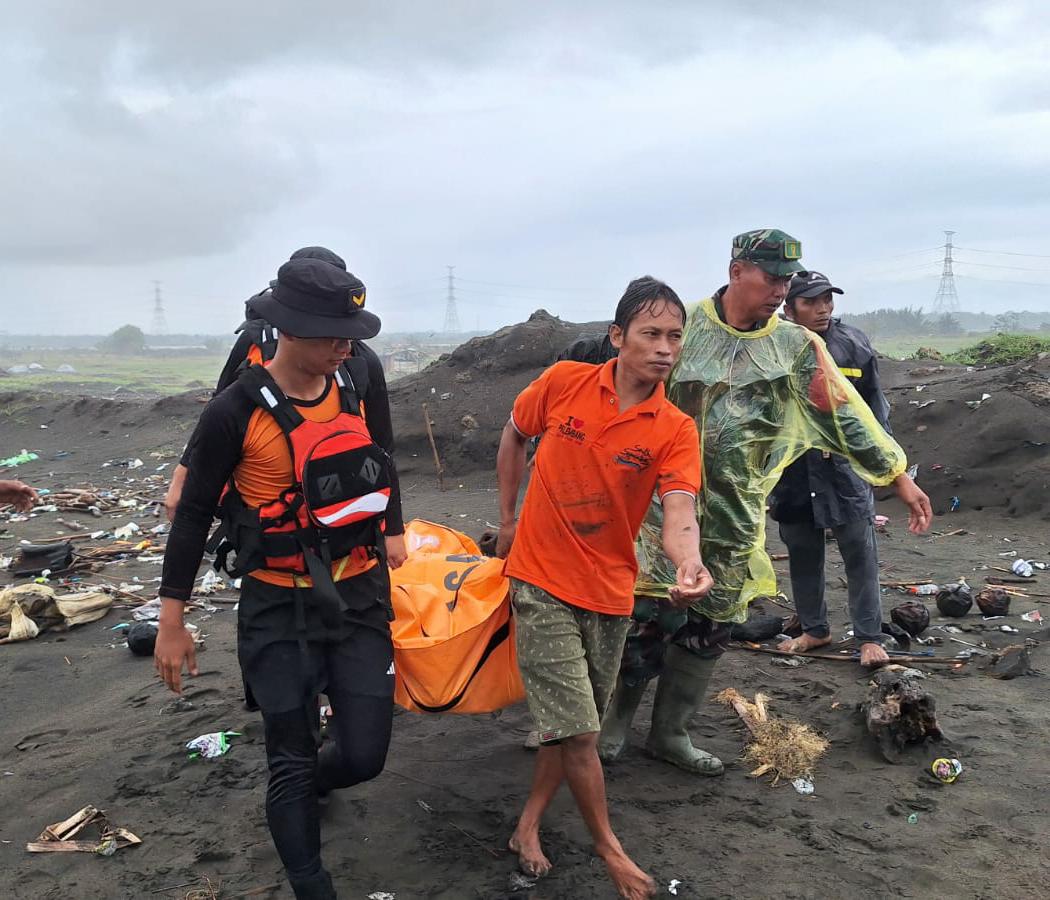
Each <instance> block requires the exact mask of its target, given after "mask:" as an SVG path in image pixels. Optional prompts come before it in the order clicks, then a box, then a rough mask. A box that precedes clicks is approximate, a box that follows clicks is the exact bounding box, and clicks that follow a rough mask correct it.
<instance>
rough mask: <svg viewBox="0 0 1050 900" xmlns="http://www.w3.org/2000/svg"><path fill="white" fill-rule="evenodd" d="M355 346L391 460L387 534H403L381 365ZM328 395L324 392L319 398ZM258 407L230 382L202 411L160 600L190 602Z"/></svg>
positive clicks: (371, 422)
mask: <svg viewBox="0 0 1050 900" xmlns="http://www.w3.org/2000/svg"><path fill="white" fill-rule="evenodd" d="M354 348H355V353H356V355H357V356H358V357H360V358H363V359H365V361H366V364H367V367H368V388H367V390H366V392H365V396H364V400H363V404H364V411H365V421H366V423H367V425H368V430H369V433H370V435H371V437H372V440H373V441H375V443H376V444H378V445H379V446H380V447H382V448H383V449H384V450H385V451H386V452H387V453H388V454H389V455H390V457H391V459H390V478H391V489H390V501H389V503H388V505H387V512H386V518H385V523H386V534H388V535H391V536H394V535H399V534H403V533H404V531H405V525H404V520H403V518H402V512H401V488H400V484H399V482H398V477H397V469H396V467H395V465H394V460H393V453H394V433H393V426H392V424H391V421H390V401H389V398H388V396H387V390H386V378H385V376H384V374H383V366H382V363H381V362H380V360H379V357H378V356H376V354H375V352H374V351H372V350H371V349H370V348H368V347H367V346H365V345H364V344H361V343H359V342H355V344H354ZM327 393H328V391H327V390H326V391H325V392H324V394H322V395H321V396H322V398H323V397H324V396H327ZM290 399H292V400H293V402H294V403H295V404H296V405H297V406H309V405H312V404H313V403H317V402H320V399H321V398H319V399H318V400H317V401H307V402H303V401H301V400H296V399H295V398H290ZM257 408H258V407H257V406H256V404H255V402H254V401H253V400H252V398H251V397H250V396H249V395H248V392H247V391H245V390H244V389H243V387H241V385H240V384H239V382H237V381H234V382H233V383H232V384H231V385H229V386H228V387H227V388H226V389H225V390H223V391H221V392H220V393H218V394H217V395H216V396H215V397H213V398H212V400H211V402H209V403H208V405H207V406H206V407H205V408H204V411H203V412H202V413H201V417H200V420H199V421H198V422H197V427H196V428H195V429H194V432H193V436H192V437H191V438H190V442H189V444H188V445H187V459H186V463H185V464H186V465H187V468H188V471H187V474H186V482H185V484H184V485H183V489H182V496H181V498H180V500H179V505H178V509H177V511H176V513H175V521H174V523H173V524H172V529H171V535H170V536H169V538H168V544H167V548H166V550H165V554H164V570H163V574H162V577H161V589H160V594H161V596H164V597H171V598H174V599H176V600H184V601H185V600H189V598H190V594H191V592H192V590H193V583H194V579H195V577H196V575H197V569H198V567H199V566H200V561H201V559H202V557H203V556H204V546H205V544H206V543H207V539H208V532H209V529H210V528H211V524H212V521H213V520H214V517H215V513H216V510H217V509H218V505H219V500H220V498H221V496H222V491H223V488H224V487H225V486H226V485H227V484H228V483H229V481H230V478H231V476H232V475H233V472H234V469H235V468H236V467H237V464H238V462H240V459H241V455H242V452H243V447H244V439H245V435H246V434H247V430H248V424H249V422H250V420H251V417H252V414H253V413H254V412H255V410H256V409H257Z"/></svg>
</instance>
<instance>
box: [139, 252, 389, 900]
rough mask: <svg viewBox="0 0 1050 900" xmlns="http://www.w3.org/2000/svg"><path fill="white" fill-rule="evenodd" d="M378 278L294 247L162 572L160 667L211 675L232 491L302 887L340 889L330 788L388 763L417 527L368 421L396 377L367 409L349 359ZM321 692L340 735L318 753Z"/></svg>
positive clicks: (199, 445) (263, 693)
mask: <svg viewBox="0 0 1050 900" xmlns="http://www.w3.org/2000/svg"><path fill="white" fill-rule="evenodd" d="M364 293H365V291H364V285H363V284H362V283H361V281H360V280H359V279H357V278H356V277H355V276H353V275H351V274H349V273H348V272H346V271H345V270H343V269H341V268H339V267H338V266H336V265H333V264H331V263H329V262H325V261H324V260H319V259H293V260H290V261H288V262H286V263H285V264H284V265H283V266H281V268H280V270H279V271H278V273H277V279H276V283H275V285H274V287H273V289H272V291H271V293H270V294H269V296H260V297H256V298H254V299H253V300H252V302H251V307H252V308H253V309H255V311H256V312H258V313H259V314H260V315H263V316H265V317H266V320H267V321H268V322H271V323H272V324H273V325H275V326H276V327H277V328H278V329H280V331H281V339H280V342H279V343H278V345H277V349H276V354H275V355H274V358H273V360H272V361H271V362H269V363H268V364H266V365H253V366H250V367H248V368H247V369H246V370H245V371H244V372H243V373H242V374H241V376H240V377H239V378H238V379H237V381H236V382H234V383H233V384H232V385H231V386H230V387H228V388H227V389H226V390H224V391H222V392H221V393H219V394H218V395H217V396H216V397H215V398H213V399H212V401H211V402H210V403H209V404H208V406H207V407H206V408H205V410H204V412H203V413H202V415H201V419H200V422H199V423H198V426H197V429H196V432H195V436H194V439H193V441H192V442H191V443H192V452H191V456H190V460H189V466H188V475H187V478H186V484H185V489H184V491H183V495H182V499H181V501H180V503H179V505H178V509H177V512H176V515H175V521H174V525H173V527H172V531H171V536H170V538H169V540H168V545H167V550H166V553H165V558H164V570H163V577H162V583H161V588H160V596H161V614H160V628H159V633H158V635H157V645H156V651H155V659H156V666H157V671H158V673H159V674H160V676H161V677H162V678H163V679H164V681H165V683H166V684H167V685H168V686H169V687H170V688H171V689H172V690H173V691H175V692H180V691H181V678H182V669H183V666H184V665H185V666H186V667H187V668H188V670H189V672H190V674H191V675H196V674H197V666H196V659H195V653H194V648H193V641H192V638H191V637H190V635H189V633H188V632H187V631H186V629H185V627H184V626H183V606H184V604H185V602H186V601H187V600H189V598H190V595H191V592H192V589H193V584H194V579H195V577H196V574H197V569H198V567H199V565H200V561H201V557H202V554H203V552H204V549H205V544H206V542H207V541H208V529H209V527H210V525H211V522H212V517H213V513H214V511H215V509H216V508H220V507H221V511H222V525H221V526H220V529H219V530H218V532H217V534H216V535H214V536H213V538H212V542H211V544H210V546H211V547H212V548H214V549H215V550H216V552H217V554H218V560H219V561H224V564H225V566H226V568H227V571H229V572H230V573H231V574H233V575H240V576H243V582H242V588H241V600H240V608H239V612H238V616H239V621H238V658H239V660H240V664H241V671H242V674H243V676H244V679H245V682H246V684H247V686H248V687H249V688H250V690H251V692H252V694H253V695H254V697H255V700H256V702H257V703H258V705H259V707H260V709H261V710H262V716H263V724H264V727H265V733H266V756H267V762H268V765H269V770H270V781H269V789H268V792H267V799H266V810H267V819H268V822H269V826H270V832H271V834H272V836H273V840H274V844H275V846H276V848H277V851H278V854H279V855H280V857H281V860H282V862H283V863H284V866H285V869H286V871H287V875H288V880H289V883H290V884H291V886H292V889H293V891H294V892H295V896H296V897H297V898H322V900H330V898H333V897H335V896H336V894H335V889H334V887H333V885H332V880H331V877H330V876H329V874H328V872H327V871H326V870H325V869H324V867H323V866H322V863H321V856H320V821H319V813H318V797H319V796H321V795H324V794H325V793H327V792H328V791H329V790H331V789H332V788H342V787H349V786H351V785H353V784H358V783H360V782H362V781H366V780H368V779H370V778H374V777H375V776H376V775H377V774H379V772H381V771H382V768H383V765H384V762H385V758H386V752H387V747H388V744H389V740H390V728H391V720H392V716H393V687H394V669H393V649H392V644H391V640H390V629H389V618H390V600H389V594H390V583H389V577H388V573H387V560H386V553H385V548H386V544H387V541H389V540H391V539H393V540H395V541H396V540H397V536H399V535H402V534H403V532H404V526H403V524H402V521H401V511H400V497H399V491H398V485H397V477H396V472H395V471H394V469H393V464H392V461H391V460H390V457H389V454H388V453H387V452H386V451H385V450H384V448H383V447H381V446H378V440H377V438H376V437H375V436H374V435H372V434H371V433H370V424H371V422H372V421H373V417H374V416H379V417H380V418H382V419H384V420H385V422H387V423H389V406H388V401H387V397H386V391H385V386H384V389H383V390H382V392H378V391H373V392H370V393H369V395H368V400H367V410H365V411H366V412H367V415H368V422H369V425H368V426H366V424H365V422H364V419H363V417H362V412H363V410H362V404H361V402H360V401H361V398H360V397H359V396H358V393H357V391H356V389H355V386H354V384H353V383H352V381H353V369H348V368H347V367H346V365H345V363H346V361H347V357H348V354H349V353H350V351H351V343H352V341H355V340H357V339H359V338H363V337H371V336H374V335H375V334H376V333H377V332H378V330H379V324H380V323H379V319H378V318H377V317H376V316H375V315H373V314H372V313H370V312H367V311H365V310H364V309H363V308H362V307H363V301H364ZM384 524H385V531H386V534H385V535H384V533H383V530H384ZM401 545H402V548H403V539H402V540H401ZM231 554H234V555H233V559H232V562H231V561H230V557H231ZM322 692H323V693H325V694H326V695H327V696H328V699H329V702H330V703H331V706H332V709H333V712H334V716H333V719H332V722H333V726H334V727H332V728H330V733H332V732H333V731H334V736H335V740H334V741H331V742H329V743H326V744H325V745H324V746H323V747H322V748H321V750H320V752H318V744H319V742H320V741H319V736H318V731H319V729H318V713H317V696H318V695H319V694H320V693H322Z"/></svg>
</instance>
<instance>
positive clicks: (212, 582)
mask: <svg viewBox="0 0 1050 900" xmlns="http://www.w3.org/2000/svg"><path fill="white" fill-rule="evenodd" d="M225 587H226V582H225V580H223V577H222V576H221V575H220V574H219V573H218V572H216V571H215V570H214V569H208V571H207V572H205V573H204V577H203V578H202V579H201V583H200V586H199V587H198V588H197V590H196V593H198V594H214V593H215V592H216V591H221V590H223V589H225Z"/></svg>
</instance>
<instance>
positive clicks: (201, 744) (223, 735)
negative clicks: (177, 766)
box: [186, 731, 240, 759]
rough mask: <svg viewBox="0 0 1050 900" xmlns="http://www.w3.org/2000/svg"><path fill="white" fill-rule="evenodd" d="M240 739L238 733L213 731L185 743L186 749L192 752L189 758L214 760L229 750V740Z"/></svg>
mask: <svg viewBox="0 0 1050 900" xmlns="http://www.w3.org/2000/svg"><path fill="white" fill-rule="evenodd" d="M231 737H240V732H239V731H213V732H212V733H211V734H202V735H201V736H200V737H195V738H194V739H193V740H192V741H187V742H186V749H187V750H191V751H194V752H193V753H191V756H190V758H191V759H192V758H193V757H194V756H202V757H204V759H214V758H215V757H216V756H223V755H225V753H226V751H227V750H229V749H230V740H229V739H230V738H231Z"/></svg>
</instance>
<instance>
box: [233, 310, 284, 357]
mask: <svg viewBox="0 0 1050 900" xmlns="http://www.w3.org/2000/svg"><path fill="white" fill-rule="evenodd" d="M237 331H238V332H243V333H244V334H246V335H248V338H249V340H250V341H251V342H252V344H254V345H255V346H256V347H258V348H259V355H260V356H261V357H262V361H263V362H264V363H267V362H269V361H270V360H271V359H273V358H274V356H275V355H276V353H277V341H278V340H279V338H280V337H281V333H280V332H279V331H278V330H277V329H276V328H274V327H273V325H271V324H270V323H269V322H267V321H266V320H265V319H245V320H244V321H243V322H242V323H241V325H240V327H239V328H238V329H237Z"/></svg>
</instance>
